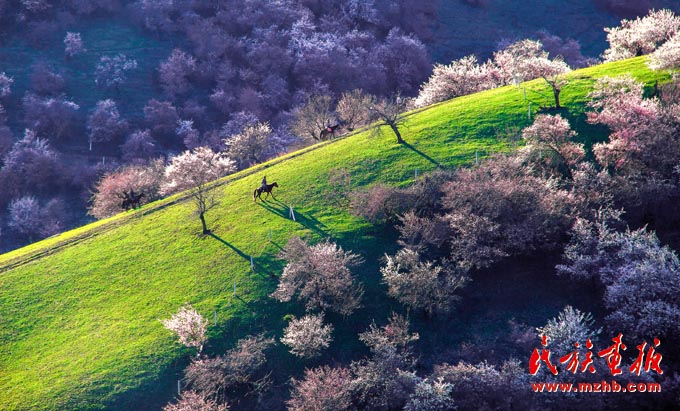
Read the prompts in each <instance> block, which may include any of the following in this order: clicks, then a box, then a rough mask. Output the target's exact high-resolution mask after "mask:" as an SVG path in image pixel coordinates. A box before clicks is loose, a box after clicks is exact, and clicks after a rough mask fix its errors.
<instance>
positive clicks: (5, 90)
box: [0, 71, 14, 98]
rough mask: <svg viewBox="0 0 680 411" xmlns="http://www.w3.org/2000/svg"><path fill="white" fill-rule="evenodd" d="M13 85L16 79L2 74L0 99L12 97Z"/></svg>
mask: <svg viewBox="0 0 680 411" xmlns="http://www.w3.org/2000/svg"><path fill="white" fill-rule="evenodd" d="M12 83H14V79H13V78H12V77H10V76H8V75H7V74H5V72H4V71H3V72H2V73H0V98H4V97H7V96H9V95H10V93H11V92H12Z"/></svg>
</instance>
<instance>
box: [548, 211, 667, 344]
mask: <svg viewBox="0 0 680 411" xmlns="http://www.w3.org/2000/svg"><path fill="white" fill-rule="evenodd" d="M619 216H620V213H611V212H608V211H607V212H601V213H599V214H598V215H597V217H596V220H595V222H589V221H586V220H583V219H578V220H577V221H576V223H575V224H574V229H573V231H572V239H571V242H570V243H569V244H568V246H567V247H566V249H565V253H564V259H565V264H562V265H558V266H557V269H558V272H559V273H561V274H566V275H569V276H570V277H572V278H578V279H594V280H595V281H596V283H599V284H600V285H601V286H603V287H604V289H605V293H604V303H605V306H606V307H607V308H609V309H610V310H611V313H610V314H609V316H608V317H607V320H609V321H610V322H611V324H612V329H615V330H617V331H618V332H621V331H623V332H626V333H629V334H633V335H635V336H640V337H658V336H660V335H678V332H680V328H679V327H678V324H680V323H679V322H678V321H679V320H680V305H679V304H678V301H679V298H680V287H678V284H680V283H679V281H680V259H678V256H677V254H676V253H675V252H674V251H673V250H671V249H670V248H668V246H663V245H661V244H660V242H659V239H658V238H657V237H656V235H655V234H654V233H653V232H648V231H647V230H645V229H640V230H635V231H630V230H626V231H623V232H621V231H618V230H616V229H615V228H613V227H612V226H614V225H616V224H618V225H621V221H620V219H619ZM651 278H653V281H650V279H651Z"/></svg>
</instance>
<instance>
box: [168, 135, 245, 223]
mask: <svg viewBox="0 0 680 411" xmlns="http://www.w3.org/2000/svg"><path fill="white" fill-rule="evenodd" d="M235 170H236V167H235V166H234V162H233V161H232V160H231V159H229V158H227V157H225V156H224V155H223V154H222V153H215V152H214V151H212V150H211V149H209V148H206V147H198V148H196V149H195V150H193V151H185V152H184V153H182V154H180V155H178V156H175V157H173V158H172V160H170V164H169V165H168V166H167V167H166V169H165V182H164V183H163V185H162V187H161V194H163V195H168V194H172V193H176V192H179V191H183V190H188V191H189V195H190V196H191V197H192V198H193V200H194V206H195V209H196V213H197V214H198V218H199V219H200V220H201V225H202V226H203V234H208V233H210V230H208V227H207V225H206V223H205V213H206V212H207V211H208V210H209V209H211V208H212V207H213V206H214V205H215V193H214V190H211V188H210V182H211V181H213V180H217V179H218V178H220V177H223V176H225V175H227V174H229V173H233V172H234V171H235Z"/></svg>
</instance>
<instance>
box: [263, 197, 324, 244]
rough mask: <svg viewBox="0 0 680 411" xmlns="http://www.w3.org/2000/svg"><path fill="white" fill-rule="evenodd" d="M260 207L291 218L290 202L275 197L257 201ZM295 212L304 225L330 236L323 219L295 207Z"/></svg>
mask: <svg viewBox="0 0 680 411" xmlns="http://www.w3.org/2000/svg"><path fill="white" fill-rule="evenodd" d="M257 205H259V206H260V207H262V208H264V209H265V210H267V211H269V212H270V213H272V214H275V215H278V216H279V217H282V218H287V219H289V218H290V206H289V205H288V204H285V203H284V202H283V201H281V200H278V199H275V200H274V201H267V202H264V201H263V202H259V203H257ZM293 212H294V213H295V222H297V223H300V224H302V225H303V226H305V227H307V228H309V229H310V230H312V231H314V232H315V233H317V234H319V235H322V236H328V234H327V233H326V231H325V230H326V229H327V228H326V226H325V225H324V223H322V222H321V221H319V220H317V219H316V218H315V217H314V216H312V215H311V214H309V213H307V214H305V213H302V212H300V211H297V210H295V209H293Z"/></svg>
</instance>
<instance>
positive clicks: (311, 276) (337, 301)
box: [270, 237, 363, 315]
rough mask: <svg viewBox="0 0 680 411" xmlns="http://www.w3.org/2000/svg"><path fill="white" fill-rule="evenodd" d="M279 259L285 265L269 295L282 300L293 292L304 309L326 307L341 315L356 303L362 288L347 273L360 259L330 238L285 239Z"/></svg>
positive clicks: (359, 300) (355, 306)
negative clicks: (312, 241)
mask: <svg viewBox="0 0 680 411" xmlns="http://www.w3.org/2000/svg"><path fill="white" fill-rule="evenodd" d="M280 258H282V259H284V260H286V261H288V264H287V265H286V267H285V268H284V269H283V274H282V275H281V278H280V281H279V285H278V287H277V288H276V291H274V292H273V293H272V294H271V295H270V296H271V297H272V298H275V299H277V300H279V301H283V302H285V301H290V300H291V299H292V298H293V296H294V295H296V294H297V295H298V298H299V299H300V300H303V301H305V303H306V307H307V310H308V311H310V310H313V309H319V310H326V309H328V310H331V311H335V312H338V313H340V314H343V315H349V314H351V313H352V312H354V310H356V309H357V308H358V307H359V306H360V304H361V296H362V294H363V290H362V288H361V286H360V285H357V284H356V282H355V280H354V278H353V276H352V273H351V272H350V267H352V266H355V265H357V264H359V263H360V262H361V259H360V257H359V256H358V255H356V254H354V253H352V252H351V251H344V250H343V249H342V247H338V245H337V244H335V243H331V242H330V241H326V242H324V243H319V244H316V245H313V246H309V245H307V243H305V242H304V241H303V240H302V239H300V238H299V237H295V238H293V239H291V240H290V241H288V244H286V246H285V247H284V249H283V251H282V252H281V254H280Z"/></svg>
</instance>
